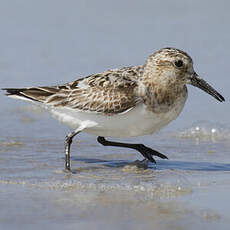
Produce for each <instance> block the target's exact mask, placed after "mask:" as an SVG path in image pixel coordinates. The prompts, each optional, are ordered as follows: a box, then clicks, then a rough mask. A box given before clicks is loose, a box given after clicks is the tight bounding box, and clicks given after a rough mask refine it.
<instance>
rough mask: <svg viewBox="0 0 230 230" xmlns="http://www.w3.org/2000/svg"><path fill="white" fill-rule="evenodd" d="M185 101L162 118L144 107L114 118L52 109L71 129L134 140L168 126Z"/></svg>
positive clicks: (179, 101)
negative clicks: (134, 137) (135, 137)
mask: <svg viewBox="0 0 230 230" xmlns="http://www.w3.org/2000/svg"><path fill="white" fill-rule="evenodd" d="M185 101H186V97H185V98H179V99H178V101H177V102H176V103H175V105H174V106H173V107H172V108H171V109H170V111H168V112H165V113H160V114H156V113H153V112H150V111H147V110H146V106H145V105H144V104H143V103H139V104H138V105H137V106H136V107H134V108H132V109H131V110H129V111H127V112H125V113H121V114H117V115H111V116H105V115H102V114H97V113H93V112H84V111H78V110H73V109H68V108H52V109H51V113H52V114H53V115H54V116H55V117H56V118H57V119H58V120H60V121H61V122H64V123H66V124H68V125H69V126H70V127H72V128H74V129H77V130H82V131H84V132H87V133H91V134H94V135H97V136H106V137H133V136H143V135H147V134H152V133H154V132H156V131H158V130H159V129H161V128H162V127H164V126H166V125H167V124H168V123H169V122H170V121H172V120H174V119H176V117H177V116H178V115H179V114H180V112H181V111H182V109H183V107H184V104H185Z"/></svg>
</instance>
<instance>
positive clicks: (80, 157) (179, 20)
mask: <svg viewBox="0 0 230 230" xmlns="http://www.w3.org/2000/svg"><path fill="white" fill-rule="evenodd" d="M0 5H1V7H0V19H1V20H0V26H1V38H0V39H1V43H0V50H1V54H0V74H1V78H0V85H1V87H24V86H30V85H54V84H57V83H64V82H68V81H72V80H74V79H75V78H78V77H80V76H81V75H87V74H90V73H94V72H99V71H102V70H104V69H109V68H116V67H120V66H123V65H136V64H141V63H143V61H144V60H145V58H146V56H148V55H149V54H150V53H151V52H152V51H154V50H156V49H159V48H161V47H164V46H175V47H178V48H182V49H185V50H186V51H188V52H189V53H190V54H191V55H192V57H193V59H194V65H195V69H196V70H197V72H198V73H200V75H202V76H204V78H205V79H207V81H208V82H209V83H210V84H211V85H213V86H215V88H216V89H217V90H218V91H220V93H222V94H223V96H224V97H225V98H226V102H225V103H222V104H221V103H218V102H217V101H215V99H213V98H211V97H210V96H209V95H206V94H204V93H202V92H201V91H200V90H198V89H195V88H192V87H189V99H188V101H187V103H186V106H185V108H184V110H183V112H182V114H181V115H180V117H179V118H178V119H177V120H176V121H174V122H173V123H172V124H170V125H169V126H168V127H167V128H165V129H163V130H162V131H161V132H159V133H157V134H154V135H152V136H146V137H140V138H133V139H122V140H120V141H124V142H125V141H127V142H133V143H143V144H145V145H147V146H150V147H153V148H154V149H156V150H158V151H160V152H162V153H164V154H165V155H167V156H168V157H169V160H160V159H157V158H156V161H157V164H156V165H155V164H152V163H149V164H148V165H146V164H141V163H140V162H138V161H137V160H139V161H140V160H142V157H141V156H140V154H138V153H137V152H135V151H132V150H128V149H122V148H113V147H103V146H101V145H99V144H98V143H97V142H96V137H95V136H91V135H87V134H80V135H79V136H77V137H76V138H75V140H74V143H73V145H72V153H71V157H72V158H71V163H72V168H73V171H74V172H75V173H74V174H67V173H65V172H63V167H64V144H63V142H64V137H65V135H66V134H67V133H68V132H70V131H71V129H69V128H68V127H65V126H64V125H62V124H60V123H58V122H57V121H55V120H54V119H53V118H51V117H50V116H49V114H48V113H46V112H44V111H42V110H41V109H40V108H38V107H35V106H33V105H30V104H26V102H22V101H16V100H11V99H8V98H6V97H4V96H3V95H0V104H1V107H2V108H1V111H0V118H1V126H0V205H1V209H0V229H4V230H5V229H6V230H8V229H23V230H24V229H35V230H36V229H41V228H42V229H50V228H54V229H67V230H68V229H102V228H105V227H106V229H170V230H173V229H176V230H178V229H201V228H208V229H211V230H212V229H217V228H218V229H221V230H222V229H229V222H230V214H229V213H230V212H229V210H230V206H229V204H230V198H229V191H230V180H229V178H230V154H229V149H230V126H229V112H230V107H229V102H228V98H229V96H230V95H229V90H228V86H229V78H228V75H229V74H228V73H229V70H228V69H229V68H228V64H227V63H228V61H226V60H229V57H230V55H229V50H230V45H229V37H230V31H228V27H229V26H228V24H229V20H230V15H229V13H228V9H229V2H227V1H218V2H216V1H202V2H200V1H193V3H192V2H190V3H185V2H184V1H179V0H176V1H173V2H172V1H164V2H161V3H160V2H159V3H155V2H154V1H147V0H144V1H132V2H131V1H127V2H126V1H125V2H124V1H116V3H111V4H108V2H107V1H99V2H98V1H97V2H95V3H94V2H90V1H68V4H67V3H64V2H62V1H52V0H49V1H44V2H43V1H39V2H36V3H35V2H33V3H32V1H1V2H0ZM207 5H208V6H209V7H208V8H207ZM204 12H205V14H204ZM41 15H42V16H41Z"/></svg>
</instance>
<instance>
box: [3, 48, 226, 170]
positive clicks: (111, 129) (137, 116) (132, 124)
mask: <svg viewBox="0 0 230 230" xmlns="http://www.w3.org/2000/svg"><path fill="white" fill-rule="evenodd" d="M186 84H191V85H193V86H196V87H198V88H200V89H202V90H204V91H205V92H206V93H208V94H210V95H212V96H213V97H215V98H216V99H217V100H219V101H220V102H222V101H224V98H223V96H221V95H220V94H219V93H218V92H217V91H216V90H215V89H213V88H212V87H211V86H210V85H209V84H207V83H206V82H205V81H204V80H203V79H202V78H200V77H199V76H198V75H197V74H196V72H195V71H194V69H193V61H192V58H191V57H190V56H189V55H188V54H187V53H185V52H183V51H181V50H179V49H175V48H163V49H161V50H159V51H157V52H155V53H153V54H152V55H150V56H149V58H148V59H147V61H146V63H145V64H144V65H140V66H131V67H124V68H121V69H112V70H108V71H105V72H102V73H97V74H93V75H89V76H87V77H84V78H81V79H77V80H75V81H73V82H70V83H67V84H64V85H58V86H45V87H29V88H20V89H18V88H4V89H3V90H6V95H7V96H10V97H14V98H19V99H24V100H28V101H32V102H35V103H38V104H40V105H42V106H43V107H44V108H46V109H48V110H49V111H50V112H51V113H52V114H53V115H54V116H55V117H56V118H57V119H58V120H60V121H62V122H64V123H66V124H68V125H69V126H71V127H72V128H73V129H74V131H73V132H71V133H70V134H68V135H67V136H66V139H65V169H66V170H68V171H70V170H71V169H70V146H71V143H72V139H73V137H74V136H75V135H76V134H78V133H80V132H82V131H84V132H87V133H91V134H94V135H97V136H98V138H97V140H98V142H99V143H101V144H102V145H104V146H117V147H126V148H131V149H135V150H137V151H138V152H140V153H141V154H142V155H143V157H144V160H146V159H147V160H149V161H151V162H154V163H155V160H154V158H153V157H152V156H158V157H160V158H163V159H165V158H167V157H166V156H165V155H163V154H161V153H159V152H158V151H156V150H153V149H151V148H148V147H146V146H145V145H143V144H130V143H120V142H112V141H107V140H106V139H105V138H104V137H134V136H142V135H148V134H152V133H155V132H156V131H158V130H159V129H161V128H162V127H164V126H166V125H167V124H168V123H169V122H170V121H172V120H174V119H176V117H177V116H178V115H179V114H180V112H181V111H182V109H183V107H184V104H185V101H186V99H187V87H186Z"/></svg>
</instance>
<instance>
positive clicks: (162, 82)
mask: <svg viewBox="0 0 230 230" xmlns="http://www.w3.org/2000/svg"><path fill="white" fill-rule="evenodd" d="M138 94H139V96H141V97H142V99H143V102H144V103H145V105H146V106H147V108H148V110H151V111H153V112H155V113H163V112H168V111H169V110H170V109H171V108H172V107H173V106H174V105H175V104H176V103H177V102H178V101H180V100H184V98H186V97H187V88H186V86H185V85H182V84H178V82H177V80H176V78H174V76H172V77H169V76H167V75H166V74H165V73H163V72H161V73H159V72H154V71H153V70H152V71H151V72H144V73H143V75H142V78H141V79H140V84H139V88H138Z"/></svg>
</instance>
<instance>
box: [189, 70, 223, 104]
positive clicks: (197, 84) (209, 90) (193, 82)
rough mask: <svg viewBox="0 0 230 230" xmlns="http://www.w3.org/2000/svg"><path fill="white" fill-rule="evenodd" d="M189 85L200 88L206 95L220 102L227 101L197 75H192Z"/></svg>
mask: <svg viewBox="0 0 230 230" xmlns="http://www.w3.org/2000/svg"><path fill="white" fill-rule="evenodd" d="M189 83H190V84H191V85H193V86H195V87H198V88H200V89H202V90H204V91H205V92H206V93H208V94H210V95H211V96H213V97H215V98H216V99H217V100H218V101H220V102H223V101H225V99H224V97H223V96H222V95H220V94H219V93H218V92H217V91H216V90H215V89H213V88H212V86H210V85H209V84H208V83H207V82H206V81H205V80H203V79H202V78H200V77H199V76H198V75H197V74H196V73H194V74H193V75H192V77H191V78H190V82H189Z"/></svg>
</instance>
